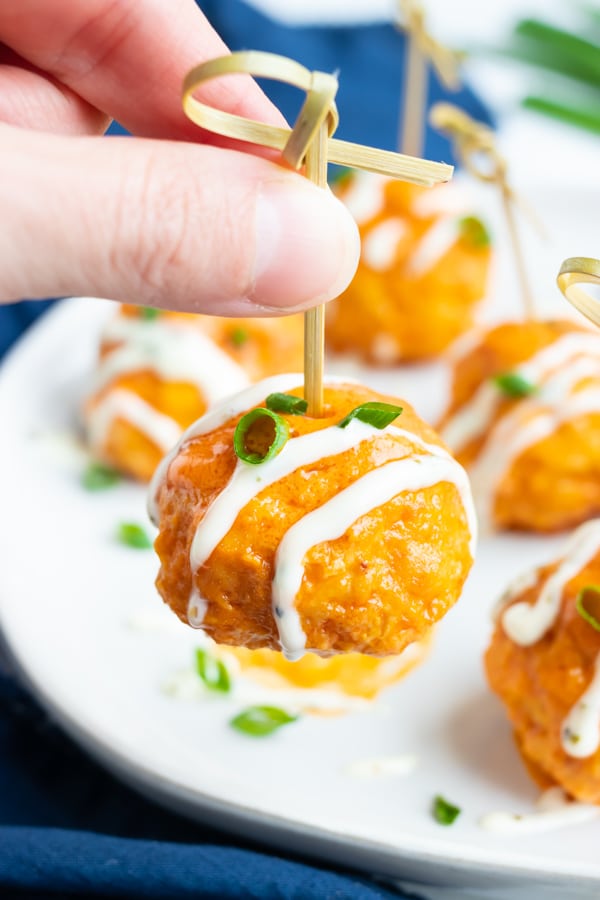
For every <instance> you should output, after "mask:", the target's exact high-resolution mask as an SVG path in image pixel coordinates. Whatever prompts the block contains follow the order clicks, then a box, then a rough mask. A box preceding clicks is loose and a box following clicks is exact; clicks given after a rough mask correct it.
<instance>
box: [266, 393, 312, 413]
mask: <svg viewBox="0 0 600 900" xmlns="http://www.w3.org/2000/svg"><path fill="white" fill-rule="evenodd" d="M266 403H267V409H270V410H271V412H283V413H293V414H294V415H298V416H303V415H304V413H305V412H306V410H307V409H308V403H307V401H306V400H303V399H302V397H294V395H293V394H269V396H268V397H267V400H266Z"/></svg>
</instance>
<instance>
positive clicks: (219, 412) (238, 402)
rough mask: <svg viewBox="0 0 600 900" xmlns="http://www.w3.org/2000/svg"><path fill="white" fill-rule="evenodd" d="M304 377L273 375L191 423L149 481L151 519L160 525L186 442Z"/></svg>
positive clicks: (299, 381)
mask: <svg viewBox="0 0 600 900" xmlns="http://www.w3.org/2000/svg"><path fill="white" fill-rule="evenodd" d="M302 378H303V376H302V375H298V374H292V375H273V376H272V377H271V378H264V379H263V380H262V381H259V382H257V384H253V385H250V387H248V388H246V389H245V390H243V391H240V392H239V393H237V394H233V395H232V396H231V397H226V398H225V399H223V400H221V402H220V403H217V404H216V405H215V406H213V407H212V409H210V410H208V412H206V413H205V414H204V415H203V416H201V417H200V418H199V419H198V420H197V421H196V422H194V423H193V424H192V425H190V427H189V428H186V430H185V431H184V432H183V434H182V435H181V437H180V439H179V441H178V442H177V444H175V446H174V447H173V449H172V450H171V451H170V453H169V454H168V455H167V456H165V457H164V458H163V459H162V461H161V462H160V463H159V465H158V467H157V469H156V472H155V473H154V475H153V477H152V481H151V482H150V487H149V489H148V515H149V516H150V519H151V520H152V522H154V524H155V525H156V526H157V527H158V506H157V497H158V491H159V489H160V486H161V485H162V483H163V481H164V480H165V477H166V474H167V472H168V470H169V466H170V465H171V463H172V462H173V460H174V459H175V457H176V456H177V455H178V454H179V452H180V450H181V448H182V447H183V445H184V444H185V443H186V442H187V441H189V440H191V439H192V438H195V437H198V436H199V435H201V434H207V433H208V432H209V431H214V430H215V429H216V428H220V427H221V426H222V425H224V424H225V423H226V422H228V421H229V420H230V419H233V418H235V417H236V416H239V415H240V414H241V413H243V412H245V411H246V410H247V409H251V408H252V407H253V406H256V405H257V404H259V403H264V401H265V398H266V397H267V396H268V395H269V394H272V393H275V392H277V391H280V392H285V391H289V390H292V389H293V388H297V387H298V385H299V384H302ZM328 380H329V381H334V380H335V379H332V378H331V377H330V378H329V379H328ZM342 380H343V381H345V382H346V383H348V384H350V383H351V379H350V378H344V379H340V381H342Z"/></svg>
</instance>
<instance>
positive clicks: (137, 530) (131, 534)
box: [116, 522, 152, 550]
mask: <svg viewBox="0 0 600 900" xmlns="http://www.w3.org/2000/svg"><path fill="white" fill-rule="evenodd" d="M116 537H117V540H118V541H120V543H121V544H125V546H127V547H135V549H136V550H148V549H149V548H150V547H151V546H152V541H151V539H150V537H149V536H148V534H147V533H146V531H145V530H144V529H143V528H142V526H141V525H138V524H137V523H136V522H121V524H120V525H119V527H118V528H117V535H116Z"/></svg>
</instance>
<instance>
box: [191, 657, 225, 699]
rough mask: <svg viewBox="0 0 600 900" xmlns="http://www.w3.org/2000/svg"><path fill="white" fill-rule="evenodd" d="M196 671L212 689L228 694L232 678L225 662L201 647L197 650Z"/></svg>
mask: <svg viewBox="0 0 600 900" xmlns="http://www.w3.org/2000/svg"><path fill="white" fill-rule="evenodd" d="M196 673H197V674H198V677H199V678H201V679H202V681H203V682H204V684H205V685H206V687H207V688H208V689H209V690H210V691H221V693H223V694H228V693H229V691H230V690H231V678H230V677H229V672H228V671H227V667H226V665H225V663H224V662H223V661H222V660H220V659H217V657H216V656H213V654H212V653H209V652H208V650H204V649H202V648H201V647H199V648H198V649H197V650H196Z"/></svg>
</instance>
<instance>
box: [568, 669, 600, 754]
mask: <svg viewBox="0 0 600 900" xmlns="http://www.w3.org/2000/svg"><path fill="white" fill-rule="evenodd" d="M561 743H562V747H563V750H564V751H565V753H567V754H568V755H569V756H574V757H576V758H577V759H585V758H586V757H588V756H593V755H594V753H595V752H596V751H597V750H598V747H600V654H598V656H597V657H596V662H595V664H594V676H593V678H592V680H591V682H590V683H589V685H588V686H587V688H586V689H585V691H584V693H583V694H582V695H581V697H580V698H579V700H578V701H577V703H576V704H575V706H574V707H573V709H572V710H571V711H570V713H569V715H568V716H567V717H566V719H565V720H564V722H563V724H562V730H561Z"/></svg>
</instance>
